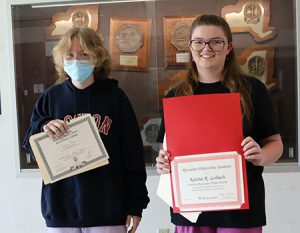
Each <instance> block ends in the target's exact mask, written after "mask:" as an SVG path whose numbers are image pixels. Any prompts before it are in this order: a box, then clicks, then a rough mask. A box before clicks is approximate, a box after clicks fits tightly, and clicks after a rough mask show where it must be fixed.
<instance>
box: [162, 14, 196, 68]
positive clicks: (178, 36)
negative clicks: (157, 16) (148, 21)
mask: <svg viewBox="0 0 300 233" xmlns="http://www.w3.org/2000/svg"><path fill="white" fill-rule="evenodd" d="M195 18H196V16H190V17H185V16H167V17H164V18H163V23H164V50H165V67H178V66H179V67H182V66H184V65H186V64H187V62H188V59H189V40H190V38H189V36H190V27H191V24H192V22H193V21H194V19H195Z"/></svg>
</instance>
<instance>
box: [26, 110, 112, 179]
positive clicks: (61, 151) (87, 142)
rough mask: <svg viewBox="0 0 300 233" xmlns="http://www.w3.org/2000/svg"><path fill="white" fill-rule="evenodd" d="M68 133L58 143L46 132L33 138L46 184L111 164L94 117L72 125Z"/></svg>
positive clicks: (32, 146) (79, 118)
mask: <svg viewBox="0 0 300 233" xmlns="http://www.w3.org/2000/svg"><path fill="white" fill-rule="evenodd" d="M68 127H69V131H68V133H67V134H66V135H65V136H64V137H62V138H60V139H57V140H53V139H51V138H50V137H49V136H48V135H47V134H46V133H45V132H42V133H38V134H35V135H32V136H31V137H30V140H29V142H30V145H31V148H32V151H33V153H34V156H35V158H36V161H37V164H38V166H39V169H40V171H41V175H42V178H43V180H44V183H45V184H48V183H54V182H56V181H58V180H61V179H64V178H67V177H70V176H74V175H77V174H80V173H83V172H86V171H89V170H91V169H95V168H98V167H101V166H104V165H106V164H108V163H109V162H108V158H109V156H108V154H107V152H106V149H105V147H104V145H103V142H102V140H101V138H100V135H99V132H98V128H97V126H96V123H95V120H94V118H93V117H92V116H91V115H90V114H86V115H84V116H81V117H78V118H75V119H73V120H71V121H70V122H69V123H68Z"/></svg>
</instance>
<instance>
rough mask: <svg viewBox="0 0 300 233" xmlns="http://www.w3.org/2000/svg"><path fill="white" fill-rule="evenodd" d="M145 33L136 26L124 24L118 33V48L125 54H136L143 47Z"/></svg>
mask: <svg viewBox="0 0 300 233" xmlns="http://www.w3.org/2000/svg"><path fill="white" fill-rule="evenodd" d="M143 36H144V35H143V31H142V30H141V29H140V28H139V27H138V26H137V25H134V24H123V25H122V26H121V27H120V29H119V30H118V31H117V35H116V38H115V43H116V46H117V47H118V48H119V49H120V51H121V52H124V53H134V52H136V51H137V50H138V49H139V48H140V47H141V46H142V45H143V40H144V39H143Z"/></svg>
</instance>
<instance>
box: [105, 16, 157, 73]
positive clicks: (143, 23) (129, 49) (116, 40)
mask: <svg viewBox="0 0 300 233" xmlns="http://www.w3.org/2000/svg"><path fill="white" fill-rule="evenodd" d="M151 22H152V21H151V19H120V18H111V19H110V39H109V48H110V54H111V56H112V68H113V69H114V70H137V71H145V70H147V69H148V66H149V55H150V38H151Z"/></svg>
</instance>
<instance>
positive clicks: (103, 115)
mask: <svg viewBox="0 0 300 233" xmlns="http://www.w3.org/2000/svg"><path fill="white" fill-rule="evenodd" d="M85 113H90V114H91V115H92V116H93V117H94V119H95V121H96V125H97V127H98V129H99V133H100V136H101V139H102V141H103V143H104V145H105V148H106V150H107V152H108V154H109V164H108V165H105V166H103V167H100V168H96V169H93V170H91V171H88V172H85V173H82V174H79V175H76V176H73V177H70V178H66V179H63V180H60V181H57V182H55V183H53V184H48V185H44V184H43V185H42V197H41V205H42V214H43V216H44V218H45V220H46V225H47V226H48V227H93V226H112V225H124V224H125V222H126V216H127V215H135V216H141V215H142V211H143V209H145V208H146V207H147V204H148V202H149V198H148V192H147V188H146V185H145V182H146V172H145V164H144V157H143V144H142V140H141V136H140V131H139V127H138V123H137V120H136V117H135V114H134V111H133V109H132V107H131V104H130V102H129V100H128V99H127V97H126V95H125V94H124V92H123V91H122V90H121V89H120V88H119V87H118V84H117V81H116V80H112V79H108V78H103V79H100V80H95V82H94V83H93V84H92V85H90V86H89V87H87V88H85V89H83V90H81V89H77V88H76V87H75V86H74V85H73V84H72V82H71V80H70V79H68V80H66V81H65V82H63V83H61V84H58V85H56V86H53V87H50V88H49V89H47V90H46V92H45V93H44V94H43V95H42V96H41V97H40V98H39V99H38V101H37V103H36V105H35V107H34V110H33V113H32V117H31V121H30V127H29V129H28V131H27V134H26V136H25V139H24V142H23V147H24V148H25V149H26V150H27V151H28V152H30V153H31V155H32V156H33V154H32V151H31V148H30V144H29V137H30V136H31V135H33V134H36V133H39V132H41V131H42V126H43V125H44V124H46V123H47V122H49V121H50V120H53V119H61V120H65V121H69V120H70V119H72V118H74V117H78V116H80V115H82V114H85Z"/></svg>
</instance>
